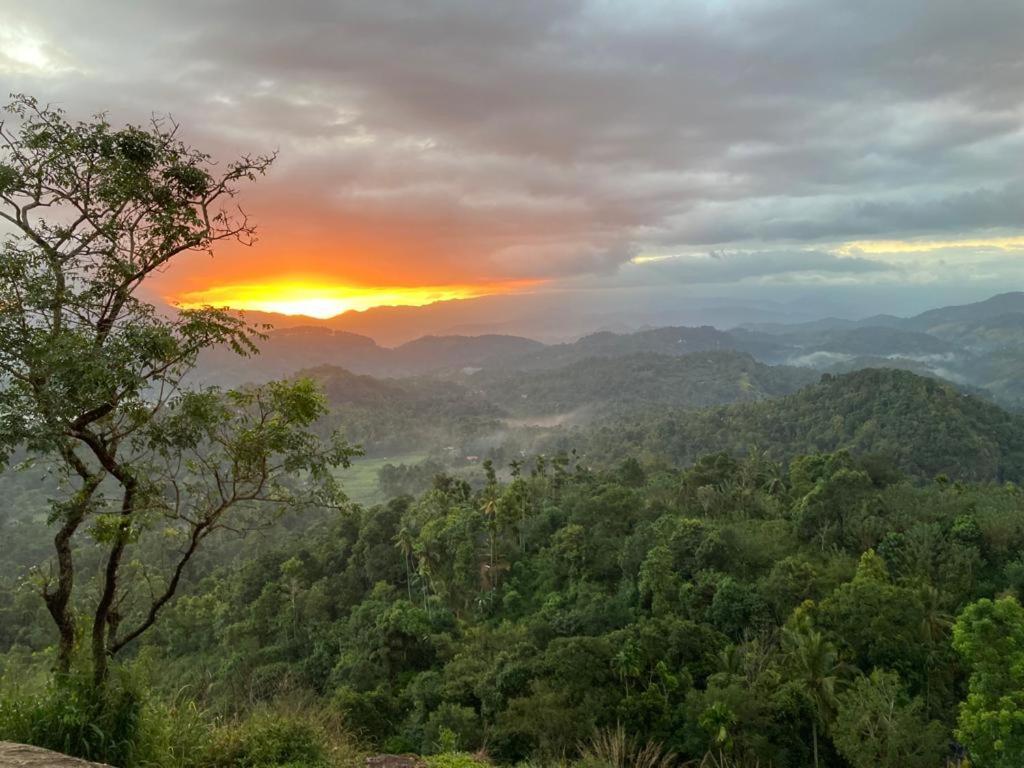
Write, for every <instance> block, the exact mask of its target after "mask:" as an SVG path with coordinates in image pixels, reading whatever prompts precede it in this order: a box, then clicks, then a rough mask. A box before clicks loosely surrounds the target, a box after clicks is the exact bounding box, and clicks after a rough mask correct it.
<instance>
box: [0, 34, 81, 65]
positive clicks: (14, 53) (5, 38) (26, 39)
mask: <svg viewBox="0 0 1024 768" xmlns="http://www.w3.org/2000/svg"><path fill="white" fill-rule="evenodd" d="M72 69H73V68H72V67H71V66H70V65H69V64H68V62H67V60H66V57H65V56H64V55H63V53H62V52H60V51H58V50H56V49H55V48H54V47H53V46H52V45H50V44H49V43H48V42H47V41H45V40H43V39H42V38H40V37H38V36H36V35H35V34H33V33H32V32H30V31H29V30H27V29H25V28H24V27H0V72H6V73H11V74H34V75H56V74H60V73H63V72H69V71H71V70H72Z"/></svg>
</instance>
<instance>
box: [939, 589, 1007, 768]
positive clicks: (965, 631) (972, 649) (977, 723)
mask: <svg viewBox="0 0 1024 768" xmlns="http://www.w3.org/2000/svg"><path fill="white" fill-rule="evenodd" d="M953 646H954V647H955V648H956V651H957V653H958V654H960V657H961V658H962V659H963V661H964V663H965V664H966V666H967V668H968V669H969V670H970V682H969V688H968V693H967V699H966V701H964V702H963V704H961V706H960V716H959V720H958V727H957V737H958V738H959V739H960V740H961V741H962V742H963V744H964V745H965V746H966V747H967V749H968V751H969V753H970V755H971V760H972V762H973V763H974V764H976V765H978V766H979V768H990V767H991V768H1003V767H1004V766H1006V767H1008V766H1011V765H1020V764H1021V761H1022V760H1024V608H1021V605H1020V603H1019V602H1017V600H1016V599H1015V598H1012V597H1003V598H1000V599H998V600H995V601H992V600H989V599H983V600H979V601H978V602H976V603H974V604H972V605H970V606H968V607H967V609H966V610H965V611H964V612H963V613H962V614H961V615H960V617H959V619H957V622H956V625H955V626H954V628H953Z"/></svg>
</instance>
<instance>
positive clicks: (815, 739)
mask: <svg viewBox="0 0 1024 768" xmlns="http://www.w3.org/2000/svg"><path fill="white" fill-rule="evenodd" d="M811 739H812V740H813V742H814V768H818V721H817V720H815V721H814V722H812V723H811Z"/></svg>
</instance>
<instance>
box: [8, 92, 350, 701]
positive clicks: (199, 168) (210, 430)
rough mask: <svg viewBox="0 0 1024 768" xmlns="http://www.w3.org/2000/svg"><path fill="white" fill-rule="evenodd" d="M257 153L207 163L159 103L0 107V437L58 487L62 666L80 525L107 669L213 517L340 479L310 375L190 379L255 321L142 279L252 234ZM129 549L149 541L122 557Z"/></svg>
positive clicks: (324, 488) (335, 443) (247, 522)
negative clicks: (230, 387)
mask: <svg viewBox="0 0 1024 768" xmlns="http://www.w3.org/2000/svg"><path fill="white" fill-rule="evenodd" d="M271 162H272V158H271V157H263V156H258V157H248V156H247V157H242V158H241V159H239V160H237V161H235V162H232V163H229V164H227V165H225V166H221V167H219V168H218V167H217V166H215V164H214V163H213V162H211V159H210V157H209V156H208V155H206V154H204V153H202V152H199V151H197V150H195V149H192V148H191V147H189V146H188V145H186V144H185V143H184V142H182V141H181V139H180V138H179V136H178V126H177V125H176V124H174V123H173V122H171V121H169V120H161V119H155V120H154V121H153V122H152V123H151V124H150V125H149V126H147V127H136V126H128V127H125V128H121V129H116V128H114V127H113V126H112V125H111V124H110V123H109V121H108V120H107V119H106V117H105V116H103V115H98V116H96V117H95V118H93V119H92V120H90V121H88V122H71V121H69V120H68V119H67V118H66V117H65V116H64V114H63V113H62V112H61V111H60V110H58V109H55V108H52V107H46V106H41V105H40V104H38V103H37V102H36V101H35V100H34V99H32V98H29V97H25V96H18V97H15V98H14V101H13V102H12V103H11V104H10V105H9V106H8V107H7V119H6V120H5V121H4V122H3V123H0V219H2V220H3V222H4V223H5V224H6V225H7V228H8V229H9V230H13V234H12V235H9V236H8V237H6V239H5V240H4V241H3V243H2V246H0V249H2V250H0V452H2V453H3V454H4V456H5V457H9V456H10V455H11V453H12V452H13V451H15V450H17V449H21V450H24V451H26V452H27V454H28V455H29V456H30V457H38V458H40V459H44V460H46V461H47V462H52V464H53V465H54V466H55V467H56V468H57V469H56V471H57V472H59V473H60V476H61V479H62V480H63V481H64V487H65V488H66V489H67V493H66V494H65V495H64V496H63V498H60V499H58V500H56V501H55V502H54V503H53V510H52V514H51V522H52V523H53V525H54V526H55V527H56V535H55V537H54V546H55V563H54V567H53V569H52V572H51V573H50V574H49V576H47V577H45V578H44V579H43V581H42V596H43V599H44V600H45V602H46V606H47V608H48V610H49V613H50V615H51V616H52V618H53V621H54V623H55V624H56V626H57V630H58V633H59V643H58V650H57V666H58V668H59V669H60V670H63V671H67V670H68V669H69V667H70V665H71V658H72V653H73V650H74V648H75V646H76V643H77V641H78V637H77V627H78V624H79V618H78V611H79V610H80V609H81V608H82V606H84V604H85V596H83V595H78V594H77V593H76V590H75V577H76V567H75V566H76V550H77V547H78V542H79V540H80V539H82V538H83V534H87V535H88V537H89V538H90V539H91V540H92V542H93V543H94V544H95V545H97V546H99V547H100V548H101V550H102V552H103V556H102V568H101V572H100V575H99V579H98V584H97V588H96V595H97V597H96V599H95V601H94V602H93V603H92V605H91V606H90V607H89V609H88V610H89V613H91V622H89V623H90V624H91V630H90V639H91V654H92V661H93V673H94V676H95V680H96V682H97V683H98V684H101V683H103V682H104V680H105V679H106V677H107V670H108V660H109V659H110V657H112V656H113V655H115V654H116V653H117V652H118V651H120V650H121V649H123V648H124V647H125V646H126V645H127V644H128V643H130V642H131V641H132V640H134V639H135V638H137V637H139V636H140V635H141V634H142V633H143V632H145V631H146V630H147V629H148V628H149V627H150V626H152V625H153V623H154V622H155V621H156V620H157V617H158V615H159V613H160V611H161V609H162V608H163V607H164V606H165V605H166V604H167V603H168V602H169V601H170V600H171V598H172V597H173V596H174V593H175V591H176V590H177V588H178V585H179V583H180V580H181V577H182V574H183V572H184V570H185V568H186V567H187V565H188V563H189V561H190V560H191V559H192V558H193V556H194V554H195V552H196V550H197V549H198V548H199V547H200V545H201V544H202V542H203V541H204V540H205V539H206V538H207V537H208V536H210V535H211V534H213V533H215V532H217V531H218V530H222V529H226V528H232V529H236V530H238V529H241V528H242V527H247V526H251V525H258V524H262V523H264V522H266V521H267V520H268V517H267V512H268V511H270V510H275V511H280V510H281V509H282V508H283V505H287V504H297V503H303V502H305V501H307V500H311V501H317V502H324V501H328V500H329V499H331V498H337V496H338V494H337V489H336V488H335V487H334V485H333V482H332V480H331V474H330V472H329V470H330V469H331V468H332V467H333V466H336V465H340V464H345V463H347V461H348V458H349V456H350V455H351V451H350V449H349V448H348V447H347V446H345V445H344V443H343V442H341V441H340V440H338V439H336V438H335V439H333V440H332V441H331V442H330V443H328V444H321V442H320V441H319V440H317V439H316V438H315V437H314V436H312V434H311V433H310V432H309V431H308V427H309V426H310V425H311V424H312V422H313V421H315V420H316V419H317V418H318V417H319V415H320V414H321V413H322V411H323V409H324V401H323V399H322V397H321V396H320V395H319V393H318V391H317V390H316V389H315V388H314V387H313V386H312V384H310V383H308V382H298V383H294V384H273V385H270V386H267V387H264V388H262V389H255V390H249V391H243V392H227V393H222V392H219V391H216V390H204V391H190V390H189V389H188V387H186V386H184V378H185V376H186V374H187V373H188V372H189V370H190V369H191V368H192V367H193V366H194V364H195V361H196V356H197V354H198V353H199V352H200V350H202V349H204V348H206V347H210V346H212V345H218V344H222V345H228V346H230V347H231V348H233V349H234V350H235V351H236V352H238V353H240V354H248V353H251V352H253V351H255V346H254V342H255V340H256V336H257V334H255V332H254V331H253V330H251V329H250V328H249V327H247V326H246V325H245V323H244V322H243V321H242V320H241V319H239V318H238V317H236V316H233V315H231V314H229V313H227V312H224V311H221V310H216V309H213V308H205V309H198V310H189V311H181V312H177V313H173V314H171V315H170V316H165V315H163V314H161V313H160V312H158V311H157V309H156V308H155V307H154V306H153V305H151V304H150V303H148V302H147V301H145V300H144V299H143V298H142V297H141V296H140V289H141V288H142V287H143V286H144V284H145V283H146V281H147V280H148V279H149V278H150V277H152V276H153V275H154V274H156V273H157V272H159V271H161V270H163V269H164V268H166V267H167V266H168V265H169V264H170V262H171V261H172V259H174V257H175V256H177V255H178V254H181V253H184V252H187V251H210V250H211V249H212V248H213V246H214V244H216V243H218V242H220V241H226V240H229V241H238V242H241V243H245V244H248V243H251V242H252V239H253V235H254V229H253V226H252V225H251V224H250V223H249V221H248V220H247V218H246V216H245V214H244V213H243V212H242V211H241V209H239V208H237V207H236V206H233V205H231V199H232V198H233V197H234V196H235V194H236V192H237V190H238V187H239V185H240V184H241V183H242V182H246V181H252V180H254V179H255V178H256V177H258V176H261V175H262V174H263V173H265V172H266V170H267V169H268V167H269V166H270V164H271ZM154 532H155V533H157V534H159V536H150V535H147V534H151V533H154ZM153 541H161V542H170V545H169V546H162V547H158V546H156V545H155V544H153V543H152V542H153ZM132 548H135V550H136V551H138V552H141V553H146V557H145V558H140V562H137V563H133V562H131V561H130V560H129V559H128V557H127V556H126V555H127V553H128V552H129V550H130V549H132ZM154 553H156V554H154ZM143 593H146V594H145V597H143V596H142V595H143Z"/></svg>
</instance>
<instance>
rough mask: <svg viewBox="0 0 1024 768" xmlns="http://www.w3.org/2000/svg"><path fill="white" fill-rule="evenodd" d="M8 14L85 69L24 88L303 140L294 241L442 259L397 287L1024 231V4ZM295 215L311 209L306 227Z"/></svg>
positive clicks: (720, 271) (556, 4) (382, 266)
mask: <svg viewBox="0 0 1024 768" xmlns="http://www.w3.org/2000/svg"><path fill="white" fill-rule="evenodd" d="M0 10H2V11H3V13H4V16H5V18H7V19H11V20H13V21H14V22H15V23H16V25H20V26H21V27H24V29H26V30H30V31H34V33H36V34H38V35H39V36H41V37H43V38H45V39H46V41H47V42H48V44H49V45H51V46H52V47H53V48H54V50H55V51H59V53H60V58H61V61H63V62H69V63H70V66H73V67H75V68H76V70H77V72H75V73H63V74H61V75H60V76H59V77H51V76H45V75H38V76H36V75H32V74H26V72H25V71H24V70H18V71H15V70H13V69H11V70H10V71H9V72H8V73H7V74H6V75H3V76H4V78H5V79H6V80H9V81H10V84H11V86H12V87H14V88H20V89H27V90H31V91H34V92H38V93H40V95H42V96H44V97H50V98H54V99H57V100H59V101H61V102H62V103H65V104H67V105H68V106H69V108H72V109H74V110H76V111H77V110H83V111H93V110H96V109H99V108H107V107H109V108H111V109H112V110H114V111H115V113H117V114H118V115H126V116H135V117H138V116H140V115H145V114H148V113H149V112H150V111H152V110H170V111H172V112H174V113H175V115H176V116H177V117H178V118H179V119H180V120H181V121H182V122H183V123H185V124H186V125H187V126H188V127H189V128H190V129H192V130H193V132H194V133H196V134H198V135H200V136H202V137H203V138H205V139H206V140H208V141H209V142H212V143H213V144H214V146H215V147H218V148H223V149H224V151H237V150H239V149H253V148H263V147H267V146H280V148H281V152H282V155H281V157H282V160H281V167H280V168H279V169H278V172H277V173H276V175H275V176H274V177H272V179H271V180H270V181H268V182H267V184H266V185H265V186H264V187H263V188H262V189H261V190H259V191H258V192H257V193H256V195H257V197H256V200H257V205H258V206H260V208H261V211H260V212H261V218H263V219H265V220H267V219H268V215H269V217H270V218H269V220H268V221H267V226H268V227H275V228H276V227H289V226H294V227H300V228H301V229H302V231H303V232H322V233H323V234H325V235H330V234H331V233H332V232H333V233H336V235H337V237H338V238H339V239H340V240H344V238H345V237H346V233H355V235H357V236H358V238H360V239H361V240H368V239H372V237H373V236H374V232H380V231H384V230H388V231H392V232H399V233H402V234H403V236H406V237H407V238H408V239H409V240H410V241H415V242H418V243H420V245H421V247H418V248H410V249H407V250H402V249H390V250H388V251H387V252H386V253H383V254H380V255H378V256H377V257H376V258H377V260H378V263H377V267H379V270H380V271H381V272H382V273H384V272H387V271H389V270H390V271H401V270H403V269H408V268H409V267H410V265H411V264H415V263H420V262H423V261H429V263H430V268H431V269H434V270H436V271H437V272H438V273H439V274H441V275H443V279H439V282H446V281H450V280H451V279H452V276H454V275H458V274H463V275H466V276H467V279H485V278H488V279H490V278H494V279H498V278H510V279H520V278H524V277H540V278H562V277H564V276H566V275H572V274H586V273H588V272H598V273H600V272H607V271H608V270H609V269H614V268H615V266H616V265H618V264H623V263H625V262H626V261H628V259H629V258H630V256H631V255H632V254H634V253H636V252H638V251H640V250H642V249H643V248H645V247H648V246H654V247H656V248H658V249H659V250H661V251H664V250H671V249H680V250H685V249H687V248H690V249H694V248H698V247H700V246H702V245H708V244H719V245H726V246H740V245H744V244H745V246H746V247H749V248H750V252H751V253H755V252H756V255H751V256H749V257H743V258H742V259H740V258H738V257H730V259H728V260H724V261H723V262H722V263H721V264H717V265H716V264H711V265H707V264H705V263H704V262H702V261H699V260H698V261H692V260H691V261H684V262H681V264H682V266H680V263H676V264H675V265H674V266H673V267H672V268H673V269H674V270H675V273H674V274H675V275H676V276H677V279H682V280H694V281H703V280H707V279H708V276H709V275H711V276H714V279H715V280H716V281H721V280H725V279H734V278H735V279H739V278H740V277H742V276H744V275H754V274H761V275H768V274H778V273H781V272H784V271H808V270H812V269H813V270H817V271H820V272H836V271H837V270H838V271H844V272H847V273H850V274H853V273H864V272H867V271H873V270H876V269H881V268H884V266H885V265H879V264H877V263H874V262H858V261H855V260H851V259H838V260H837V259H836V258H835V257H833V256H830V255H829V254H828V253H827V251H826V250H822V249H819V250H800V249H799V248H793V247H791V246H803V245H804V244H815V243H823V242H829V241H836V240H842V239H846V238H867V237H904V236H916V235H927V234H932V233H950V232H953V233H963V234H970V233H977V232H984V231H989V230H1012V229H1020V228H1022V226H1024V204H1022V203H1021V200H1024V195H1022V194H1021V193H1022V191H1024V163H1021V162H1020V157H1021V154H1022V151H1024V130H1022V128H1024V124H1022V122H1024V79H1022V78H1021V77H1020V72H1021V71H1022V67H1024V52H1022V49H1021V47H1020V41H1019V35H1020V30H1021V29H1024V5H1022V4H1021V3H1019V2H1017V1H1016V0H1004V1H1001V2H1000V1H997V2H990V3H986V4H984V5H983V6H973V5H966V4H964V3H962V2H960V1H959V0H907V1H906V2H900V3H892V2H889V1H886V2H882V0H867V1H865V2H857V3H849V2H841V1H840V0H834V1H832V2H819V0H784V1H782V2H768V1H767V0H747V1H746V2H738V3H732V2H728V3H726V2H715V1H714V0H707V2H692V3H662V2H654V1H653V0H652V1H651V2H612V3H597V2H592V3H588V2H583V0H526V1H524V2H516V3H500V4H493V3H477V2H471V1H470V0H463V1H461V2H460V1H452V2H421V1H420V0H406V1H404V2H400V1H398V0H376V1H375V2H372V3H364V2H327V0H322V1H314V0H299V1H298V2H288V3H281V2H271V0H255V1H253V0H248V1H247V2H242V0H222V1H221V2H216V3H210V2H205V1H203V2H201V1H200V0H185V1H184V2H179V3H174V4H171V3H157V2H144V3H121V2H115V1H114V0H106V2H91V3H88V4H85V3H79V4H67V3H62V2H58V1H57V0H40V1H39V2H36V3H34V4H32V5H31V7H29V6H28V4H25V3H21V2H14V0H0ZM2 61H6V59H4V58H0V62H2ZM296 189H299V190H301V192H300V194H299V195H298V197H299V198H300V199H298V200H296V197H297V195H296V192H295V190H296ZM282 201H290V202H288V203H287V204H288V205H291V204H292V203H298V204H299V205H298V208H299V209H298V210H295V209H294V208H289V215H288V216H287V218H282V220H280V221H279V220H276V219H274V218H273V211H274V210H275V209H276V208H277V207H280V206H282V205H284V204H285V203H283V202H282ZM786 248H788V250H786ZM330 258H335V259H336V260H338V261H339V262H342V263H341V264H340V266H341V267H342V268H348V267H349V266H350V263H349V262H352V265H351V266H352V268H353V269H356V268H357V267H356V266H355V264H354V262H355V260H356V256H354V255H346V254H340V255H334V256H331V255H330V254H328V255H324V256H323V257H322V259H323V260H329V259H330ZM695 258H698V259H699V257H695ZM758 260H760V261H758ZM812 262H813V264H812ZM840 262H841V263H840ZM758 264H760V266H758ZM659 268H660V267H659ZM358 269H363V267H358ZM730 276H732V277H730Z"/></svg>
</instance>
